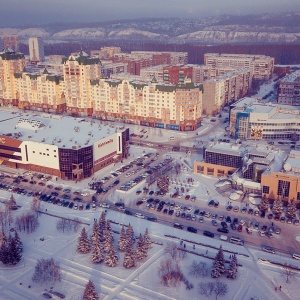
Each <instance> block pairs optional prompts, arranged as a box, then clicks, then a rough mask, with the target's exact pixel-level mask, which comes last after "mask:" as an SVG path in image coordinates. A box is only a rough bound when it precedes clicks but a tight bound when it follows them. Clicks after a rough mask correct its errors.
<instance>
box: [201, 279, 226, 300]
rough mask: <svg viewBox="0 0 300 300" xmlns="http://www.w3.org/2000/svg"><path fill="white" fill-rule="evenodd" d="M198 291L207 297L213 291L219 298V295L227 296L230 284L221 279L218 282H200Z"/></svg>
mask: <svg viewBox="0 0 300 300" xmlns="http://www.w3.org/2000/svg"><path fill="white" fill-rule="evenodd" d="M198 292H199V294H200V295H204V296H206V297H207V298H208V297H209V296H211V295H212V294H213V293H214V294H215V296H216V300H218V297H219V296H225V295H226V294H227V292H228V286H227V284H226V283H224V282H221V281H216V282H200V283H199V285H198Z"/></svg>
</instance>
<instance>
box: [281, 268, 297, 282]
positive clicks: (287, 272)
mask: <svg viewBox="0 0 300 300" xmlns="http://www.w3.org/2000/svg"><path fill="white" fill-rule="evenodd" d="M282 274H283V275H284V277H285V282H286V283H288V282H290V279H291V278H292V277H294V276H295V274H296V272H295V270H294V269H293V268H292V267H291V266H290V265H288V264H287V263H285V264H284V265H283V267H282Z"/></svg>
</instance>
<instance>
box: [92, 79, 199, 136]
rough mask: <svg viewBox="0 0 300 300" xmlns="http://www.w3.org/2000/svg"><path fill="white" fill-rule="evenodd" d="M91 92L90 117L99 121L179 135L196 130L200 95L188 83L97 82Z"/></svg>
mask: <svg viewBox="0 0 300 300" xmlns="http://www.w3.org/2000/svg"><path fill="white" fill-rule="evenodd" d="M91 92H92V98H93V99H94V115H95V116H96V117H97V118H100V119H104V120H120V121H125V122H127V123H133V124H140V125H145V126H150V127H159V128H167V129H173V130H181V131H187V130H195V129H196V128H198V127H199V126H200V121H201V111H202V108H201V103H202V101H201V100H202V91H201V89H200V88H199V87H198V86H195V85H194V84H193V83H191V82H186V83H184V84H182V85H164V84H158V83H157V82H156V81H155V80H153V81H152V82H151V83H146V82H141V81H128V80H122V81H121V80H116V79H106V80H105V79H100V80H94V81H92V82H91Z"/></svg>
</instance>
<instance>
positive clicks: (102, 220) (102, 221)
mask: <svg viewBox="0 0 300 300" xmlns="http://www.w3.org/2000/svg"><path fill="white" fill-rule="evenodd" d="M105 227H106V219H105V213H104V212H102V213H101V216H100V219H99V231H100V241H101V242H104V237H103V231H104V229H105Z"/></svg>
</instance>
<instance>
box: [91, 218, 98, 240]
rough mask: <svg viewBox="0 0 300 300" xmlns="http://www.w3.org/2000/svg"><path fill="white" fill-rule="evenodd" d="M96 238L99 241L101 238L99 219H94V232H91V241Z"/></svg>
mask: <svg viewBox="0 0 300 300" xmlns="http://www.w3.org/2000/svg"><path fill="white" fill-rule="evenodd" d="M96 239H97V240H98V241H99V240H100V230H99V225H98V223H97V220H94V224H93V229H92V234H91V241H92V242H93V241H94V240H96Z"/></svg>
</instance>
